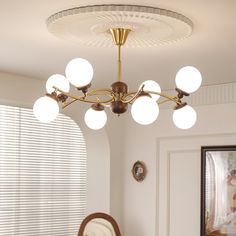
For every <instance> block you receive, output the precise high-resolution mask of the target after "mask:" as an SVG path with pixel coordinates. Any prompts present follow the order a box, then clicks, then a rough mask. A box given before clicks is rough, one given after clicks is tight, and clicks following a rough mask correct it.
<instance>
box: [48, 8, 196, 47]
mask: <svg viewBox="0 0 236 236" xmlns="http://www.w3.org/2000/svg"><path fill="white" fill-rule="evenodd" d="M47 26H48V30H49V31H50V32H51V33H52V34H54V35H56V36H57V37H59V38H63V39H66V40H70V41H73V42H75V43H79V44H83V45H86V46H89V47H91V46H92V47H113V46H114V42H113V41H112V38H111V36H110V34H109V29H110V28H126V29H127V28H128V29H130V30H131V33H130V36H129V39H128V40H127V42H126V44H125V46H127V47H155V46H158V45H161V44H165V43H171V42H175V41H177V40H181V39H184V38H186V37H188V36H190V35H191V33H192V28H193V23H192V21H191V20H190V19H188V18H187V17H185V16H184V15H181V14H179V13H177V12H173V11H169V10H165V9H160V8H154V7H148V6H134V5H95V6H84V7H77V8H71V9H67V10H64V11H61V12H58V13H55V14H54V15H52V16H50V17H49V18H48V20H47Z"/></svg>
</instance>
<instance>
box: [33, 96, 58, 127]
mask: <svg viewBox="0 0 236 236" xmlns="http://www.w3.org/2000/svg"><path fill="white" fill-rule="evenodd" d="M33 112H34V115H35V117H36V118H37V119H38V120H39V121H41V122H43V123H49V122H51V121H53V120H55V119H56V117H57V115H58V113H59V106H58V103H57V101H56V100H54V99H53V98H51V97H49V96H44V97H41V98H39V99H38V100H36V102H35V103H34V107H33Z"/></svg>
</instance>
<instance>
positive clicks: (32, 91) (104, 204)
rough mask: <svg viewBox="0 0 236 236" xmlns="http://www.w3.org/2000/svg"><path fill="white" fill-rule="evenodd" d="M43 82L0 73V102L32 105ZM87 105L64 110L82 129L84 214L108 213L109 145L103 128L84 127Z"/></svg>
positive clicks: (29, 106)
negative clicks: (85, 178) (85, 176)
mask: <svg viewBox="0 0 236 236" xmlns="http://www.w3.org/2000/svg"><path fill="white" fill-rule="evenodd" d="M44 88H45V81H41V80H37V79H32V78H26V77H24V76H19V75H14V74H8V73H0V104H4V105H12V106H21V107H26V108H32V107H33V103H34V101H35V100H36V99H37V98H39V97H40V96H43V95H44V94H45V89H44ZM85 109H87V107H85V106H78V105H76V104H74V105H73V106H72V107H70V108H68V109H66V110H63V113H65V114H66V115H68V116H70V117H71V118H72V119H73V120H75V121H76V122H77V123H78V125H79V127H80V128H81V129H82V131H83V133H84V136H85V140H86V147H87V156H88V166H87V168H88V192H87V206H88V207H87V213H91V212H96V211H103V212H110V148H109V142H108V137H107V134H106V132H105V130H101V131H98V132H95V131H91V130H89V129H88V128H86V127H85V125H84V121H83V114H84V111H85Z"/></svg>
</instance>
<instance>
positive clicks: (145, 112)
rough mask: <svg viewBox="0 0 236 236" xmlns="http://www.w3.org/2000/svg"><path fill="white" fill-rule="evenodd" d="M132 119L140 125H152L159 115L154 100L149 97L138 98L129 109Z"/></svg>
mask: <svg viewBox="0 0 236 236" xmlns="http://www.w3.org/2000/svg"><path fill="white" fill-rule="evenodd" d="M131 114H132V117H133V119H134V120H135V121H136V122H137V123H139V124H141V125H149V124H151V123H153V122H154V121H155V120H156V119H157V117H158V115H159V107H158V104H157V103H156V101H155V100H153V99H152V98H151V97H149V96H140V97H139V98H137V99H136V100H135V101H134V103H133V104H132V107H131Z"/></svg>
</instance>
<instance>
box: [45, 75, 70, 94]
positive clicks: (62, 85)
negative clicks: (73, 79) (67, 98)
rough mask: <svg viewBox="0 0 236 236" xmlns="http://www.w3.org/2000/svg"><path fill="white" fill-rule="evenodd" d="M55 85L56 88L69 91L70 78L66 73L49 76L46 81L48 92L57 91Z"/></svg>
mask: <svg viewBox="0 0 236 236" xmlns="http://www.w3.org/2000/svg"><path fill="white" fill-rule="evenodd" d="M53 86H55V87H56V88H58V89H60V90H62V91H63V92H66V93H68V92H69V90H70V83H69V81H68V79H67V78H66V77H65V76H64V75H60V74H54V75H52V76H50V77H49V78H48V80H47V83H46V90H47V92H48V93H50V94H51V93H52V92H54V91H55V89H54V88H53ZM58 94H60V92H59V91H58Z"/></svg>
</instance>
